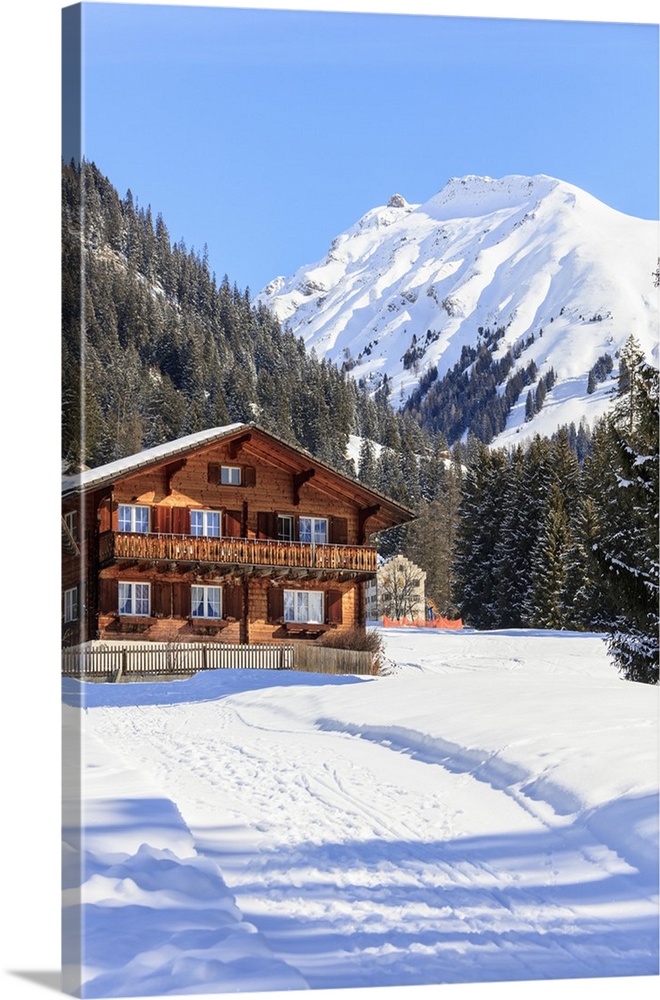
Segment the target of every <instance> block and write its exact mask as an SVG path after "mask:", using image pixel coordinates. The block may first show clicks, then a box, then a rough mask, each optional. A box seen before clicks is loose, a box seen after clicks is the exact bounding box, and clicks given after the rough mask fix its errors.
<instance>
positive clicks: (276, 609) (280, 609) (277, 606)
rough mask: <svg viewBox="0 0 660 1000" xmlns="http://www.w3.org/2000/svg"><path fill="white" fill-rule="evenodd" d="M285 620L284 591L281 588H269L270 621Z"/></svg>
mask: <svg viewBox="0 0 660 1000" xmlns="http://www.w3.org/2000/svg"><path fill="white" fill-rule="evenodd" d="M280 618H284V591H283V590H282V589H281V588H280V587H269V588H268V621H269V622H276V621H278V620H279V619H280Z"/></svg>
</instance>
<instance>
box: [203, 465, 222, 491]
mask: <svg viewBox="0 0 660 1000" xmlns="http://www.w3.org/2000/svg"><path fill="white" fill-rule="evenodd" d="M206 478H207V479H208V481H209V483H211V484H212V485H213V486H219V485H220V466H219V465H218V464H217V463H215V462H210V463H209V465H208V468H207V473H206Z"/></svg>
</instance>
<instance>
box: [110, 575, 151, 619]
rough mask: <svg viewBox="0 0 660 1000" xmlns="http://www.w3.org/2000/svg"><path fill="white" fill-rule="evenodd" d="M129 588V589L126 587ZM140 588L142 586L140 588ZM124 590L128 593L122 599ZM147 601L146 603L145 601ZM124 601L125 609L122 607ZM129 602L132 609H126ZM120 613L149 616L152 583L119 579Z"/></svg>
mask: <svg viewBox="0 0 660 1000" xmlns="http://www.w3.org/2000/svg"><path fill="white" fill-rule="evenodd" d="M126 588H128V589H126ZM138 588H140V589H139V590H138ZM122 590H123V593H124V594H125V595H126V596H125V597H124V599H123V601H122ZM145 602H146V603H145ZM122 603H123V609H122ZM127 603H128V604H129V606H130V611H126V610H125V608H126V605H127ZM118 607H119V614H120V615H122V616H123V615H127V616H129V615H130V616H131V617H139V618H147V617H149V615H150V614H151V584H150V583H138V582H135V581H133V580H120V581H119V600H118ZM138 607H139V610H138Z"/></svg>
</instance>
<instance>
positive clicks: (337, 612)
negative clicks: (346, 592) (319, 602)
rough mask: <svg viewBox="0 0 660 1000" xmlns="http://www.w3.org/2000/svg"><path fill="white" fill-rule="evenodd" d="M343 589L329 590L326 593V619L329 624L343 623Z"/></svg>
mask: <svg viewBox="0 0 660 1000" xmlns="http://www.w3.org/2000/svg"><path fill="white" fill-rule="evenodd" d="M341 598H342V593H341V590H329V591H328V592H327V593H326V595H325V607H326V619H327V622H328V624H329V625H341V623H342V621H343V616H342V606H341Z"/></svg>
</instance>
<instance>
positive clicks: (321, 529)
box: [298, 517, 328, 545]
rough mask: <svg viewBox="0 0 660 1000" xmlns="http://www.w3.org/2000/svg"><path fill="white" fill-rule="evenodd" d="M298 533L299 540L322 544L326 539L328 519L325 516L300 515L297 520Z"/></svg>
mask: <svg viewBox="0 0 660 1000" xmlns="http://www.w3.org/2000/svg"><path fill="white" fill-rule="evenodd" d="M298 535H299V539H300V541H301V542H314V543H316V544H317V545H322V544H323V543H324V542H327V540H328V521H327V519H326V518H325V517H301V518H300V519H299V521H298Z"/></svg>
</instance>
